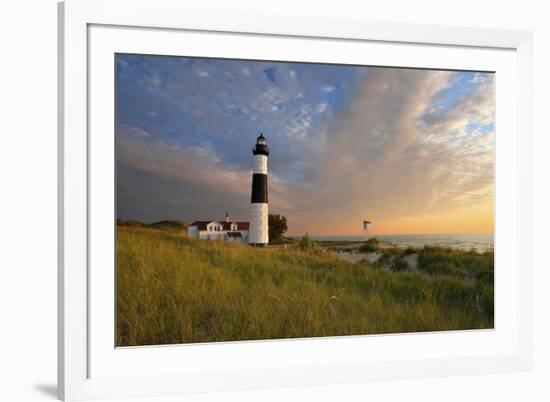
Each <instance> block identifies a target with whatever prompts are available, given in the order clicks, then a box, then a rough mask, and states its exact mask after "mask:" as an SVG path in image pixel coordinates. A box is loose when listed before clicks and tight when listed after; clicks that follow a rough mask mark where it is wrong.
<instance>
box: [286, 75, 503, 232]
mask: <svg viewBox="0 0 550 402" xmlns="http://www.w3.org/2000/svg"><path fill="white" fill-rule="evenodd" d="M453 75H454V74H453V73H451V72H439V71H435V72H433V71H425V70H404V69H369V73H368V74H367V75H366V77H365V78H364V80H363V82H362V83H361V85H360V87H359V88H358V90H357V92H356V94H355V96H354V97H353V99H352V101H350V103H349V105H350V108H349V109H348V110H346V111H343V112H341V113H339V114H338V115H337V116H336V117H335V120H334V121H333V122H332V123H331V124H330V125H329V127H328V130H327V135H326V138H325V139H324V143H323V146H321V147H315V148H312V151H311V152H310V153H309V154H305V155H304V158H305V159H306V160H307V161H309V164H308V163H306V164H304V166H305V171H304V177H305V179H304V182H305V183H307V185H303V186H300V187H295V188H293V191H288V192H286V193H285V194H284V196H285V197H288V200H290V201H289V202H288V204H289V209H288V210H286V211H282V212H283V213H287V214H289V215H293V216H296V218H294V219H290V221H291V222H294V224H295V227H296V229H298V228H309V231H310V232H313V233H322V232H325V233H326V232H327V230H328V231H329V232H330V230H331V229H330V228H331V227H332V228H334V229H333V230H334V231H336V232H337V231H342V230H344V231H345V230H346V229H345V228H350V227H354V226H357V225H354V223H357V222H360V221H361V219H362V218H363V217H365V216H366V217H372V218H373V219H374V220H377V221H378V222H377V223H381V224H382V225H383V223H384V221H389V220H395V219H406V218H410V217H414V216H421V215H423V214H426V215H430V214H437V213H443V212H445V211H449V210H453V209H458V208H464V207H467V206H468V205H472V204H474V203H479V202H480V201H487V200H491V199H492V197H493V188H492V186H493V173H492V166H493V165H492V150H493V135H494V133H492V132H489V133H486V134H485V135H483V136H480V135H478V134H476V133H473V134H471V135H470V138H469V141H466V142H463V141H462V142H460V141H454V140H449V138H448V134H449V133H450V132H453V131H457V130H458V131H459V132H461V133H462V132H464V133H467V132H468V130H467V127H468V125H469V124H471V123H472V122H477V123H480V124H489V123H490V122H492V119H493V113H494V111H493V102H492V92H493V88H492V79H487V80H486V81H485V82H484V83H483V84H482V85H481V86H480V87H479V88H477V89H476V90H475V91H474V92H473V93H471V94H467V95H464V96H463V97H462V98H460V99H459V100H458V102H457V103H456V105H455V106H454V107H452V108H450V109H448V110H446V111H445V112H437V113H438V114H437V116H436V117H432V118H430V119H428V120H429V121H428V122H426V120H427V118H426V111H427V110H431V109H433V108H432V102H433V101H434V99H437V96H436V95H437V94H438V93H439V92H440V91H442V90H443V89H445V88H447V87H448V86H449V85H450V83H452V79H453ZM317 140H321V139H317ZM321 141H322V140H321ZM308 165H309V167H308ZM357 227H358V226H357ZM347 230H348V233H349V230H350V229H347Z"/></svg>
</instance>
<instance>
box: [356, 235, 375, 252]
mask: <svg viewBox="0 0 550 402" xmlns="http://www.w3.org/2000/svg"><path fill="white" fill-rule="evenodd" d="M379 249H380V245H379V241H378V239H377V238H376V237H373V238H371V239H368V240H367V241H366V242H365V243H363V244H362V245H361V246H360V247H359V252H361V253H374V252H375V251H378V250H379Z"/></svg>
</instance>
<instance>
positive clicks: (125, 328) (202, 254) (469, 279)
mask: <svg viewBox="0 0 550 402" xmlns="http://www.w3.org/2000/svg"><path fill="white" fill-rule="evenodd" d="M465 254H466V255H465V256H462V257H461V256H460V252H457V253H456V255H455V254H453V253H451V252H448V251H441V252H439V253H438V252H437V250H436V249H429V250H426V252H425V253H424V254H422V251H421V252H420V254H419V267H420V266H421V267H422V268H421V269H419V271H418V272H409V271H398V272H394V271H392V270H391V269H380V267H378V268H371V267H369V266H368V265H365V264H362V263H355V264H353V263H350V262H347V261H343V260H341V259H338V258H337V257H335V256H333V255H332V254H331V253H330V252H327V251H326V250H325V249H324V248H323V247H321V246H317V247H312V248H304V249H303V250H302V249H300V248H299V246H295V247H291V248H287V249H280V248H279V249H270V248H267V249H257V248H251V247H248V246H246V245H238V244H228V243H223V242H217V241H204V240H195V239H189V238H187V237H185V236H184V235H182V234H178V233H172V232H169V231H162V230H155V229H151V228H140V227H123V226H119V227H118V228H117V272H116V275H117V295H116V298H117V305H116V308H117V321H116V325H117V333H116V343H117V345H118V346H130V345H151V344H175V343H194V342H215V341H237V340H251V339H280V338H296V337H319V336H336V335H359V334H379V333H397V332H419V331H437V330H457V329H474V328H492V327H493V306H492V279H491V278H492V277H491V278H490V277H489V275H488V274H487V272H488V270H489V268H490V267H491V269H492V261H491V264H490V267H489V265H485V263H486V262H487V261H489V257H488V256H487V257H482V258H477V257H475V256H472V255H469V254H468V253H465ZM421 256H422V257H421ZM447 257H449V258H450V262H449V264H448V265H445V264H444V263H443V261H445V259H446V258H447ZM421 261H422V262H421ZM461 264H463V265H461ZM438 266H442V267H444V268H442V269H443V272H439V271H438V268H437V267H438ZM457 267H458V268H457ZM455 268H456V269H458V270H460V272H461V274H460V275H458V274H455Z"/></svg>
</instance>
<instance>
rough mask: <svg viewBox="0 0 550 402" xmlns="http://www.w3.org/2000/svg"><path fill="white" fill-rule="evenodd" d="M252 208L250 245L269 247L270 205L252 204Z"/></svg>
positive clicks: (249, 232) (249, 233)
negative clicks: (268, 215) (268, 217)
mask: <svg viewBox="0 0 550 402" xmlns="http://www.w3.org/2000/svg"><path fill="white" fill-rule="evenodd" d="M250 206H251V210H250V228H249V231H248V243H249V244H252V245H267V243H269V223H268V220H267V214H268V204H263V203H258V204H250Z"/></svg>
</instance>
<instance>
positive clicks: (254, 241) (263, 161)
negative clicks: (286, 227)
mask: <svg viewBox="0 0 550 402" xmlns="http://www.w3.org/2000/svg"><path fill="white" fill-rule="evenodd" d="M252 154H253V155H254V157H253V158H254V159H253V161H252V196H251V199H250V203H251V205H250V229H249V232H248V243H249V244H251V245H252V246H257V247H264V246H266V245H267V243H269V229H268V219H267V214H268V201H267V157H268V156H269V148H268V147H267V144H266V142H265V137H264V136H263V134H260V136H259V137H258V138H257V139H256V145H255V146H254V148H252Z"/></svg>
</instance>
